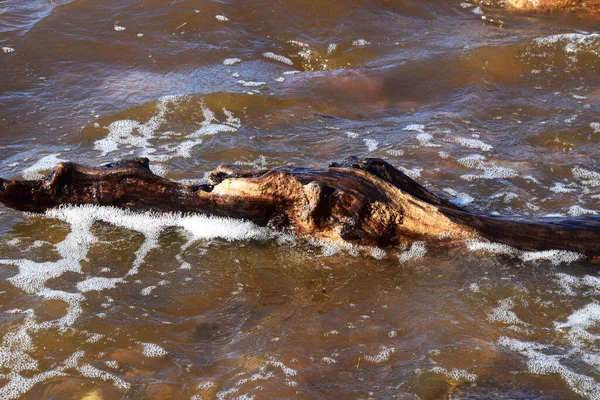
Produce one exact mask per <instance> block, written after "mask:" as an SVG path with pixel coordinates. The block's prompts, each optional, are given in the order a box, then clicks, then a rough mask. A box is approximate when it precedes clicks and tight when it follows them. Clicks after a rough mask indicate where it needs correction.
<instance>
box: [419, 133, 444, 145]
mask: <svg viewBox="0 0 600 400" xmlns="http://www.w3.org/2000/svg"><path fill="white" fill-rule="evenodd" d="M432 139H433V135H431V134H429V133H419V134H418V135H417V140H418V141H419V143H420V144H421V146H423V147H442V145H440V144H435V143H432V142H431V140H432Z"/></svg>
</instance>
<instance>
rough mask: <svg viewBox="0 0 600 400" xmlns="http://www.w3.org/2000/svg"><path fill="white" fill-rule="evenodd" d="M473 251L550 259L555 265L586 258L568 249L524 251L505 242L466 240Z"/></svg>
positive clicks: (528, 258) (523, 259)
mask: <svg viewBox="0 0 600 400" xmlns="http://www.w3.org/2000/svg"><path fill="white" fill-rule="evenodd" d="M466 245H467V248H468V249H469V250H471V251H486V252H489V253H495V254H504V255H512V256H516V257H519V258H520V259H521V260H522V261H524V262H537V261H549V262H550V263H552V264H553V265H559V264H563V263H564V264H568V263H571V262H574V261H577V260H580V259H582V258H584V257H585V256H584V255H583V254H580V253H576V252H573V251H567V250H543V251H522V250H518V249H516V248H514V247H510V246H508V245H506V244H503V243H494V242H488V241H482V240H476V239H469V240H467V241H466Z"/></svg>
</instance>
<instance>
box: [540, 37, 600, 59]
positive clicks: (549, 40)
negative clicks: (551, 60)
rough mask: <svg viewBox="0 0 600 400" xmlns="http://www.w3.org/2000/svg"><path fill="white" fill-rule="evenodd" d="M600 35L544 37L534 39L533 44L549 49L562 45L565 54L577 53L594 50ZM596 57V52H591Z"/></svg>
mask: <svg viewBox="0 0 600 400" xmlns="http://www.w3.org/2000/svg"><path fill="white" fill-rule="evenodd" d="M599 39H600V34H598V33H592V34H582V33H563V34H558V35H551V36H545V37H540V38H536V39H534V42H535V43H536V44H537V45H539V46H544V47H550V46H554V45H555V44H558V43H564V44H565V45H564V47H563V50H564V51H565V52H566V53H578V52H580V51H586V50H588V49H594V47H595V46H597V45H598V40H599ZM592 53H595V54H596V55H597V56H600V55H599V54H598V53H597V52H594V51H592Z"/></svg>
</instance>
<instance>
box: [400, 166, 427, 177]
mask: <svg viewBox="0 0 600 400" xmlns="http://www.w3.org/2000/svg"><path fill="white" fill-rule="evenodd" d="M398 169H399V170H400V171H402V172H404V173H405V174H406V175H407V176H408V177H409V178H411V179H417V178H419V177H420V176H421V172H423V168H420V167H414V168H411V169H409V168H406V167H403V166H398Z"/></svg>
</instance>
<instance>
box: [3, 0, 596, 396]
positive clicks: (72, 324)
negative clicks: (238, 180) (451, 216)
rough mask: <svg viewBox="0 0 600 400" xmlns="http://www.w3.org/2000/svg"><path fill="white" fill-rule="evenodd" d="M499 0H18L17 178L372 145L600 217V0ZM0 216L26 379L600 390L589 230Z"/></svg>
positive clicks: (103, 391)
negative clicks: (467, 236)
mask: <svg viewBox="0 0 600 400" xmlns="http://www.w3.org/2000/svg"><path fill="white" fill-rule="evenodd" d="M487 3H488V2H460V1H427V2H422V1H412V0H405V1H376V0H354V1H346V2H321V1H314V0H301V1H281V2H273V1H265V0H263V1H260V0H256V1H248V2H244V3H240V2H229V1H186V0H182V1H177V2H164V1H156V0H151V1H148V0H146V1H140V0H132V1H128V2H123V1H116V0H107V1H104V2H89V1H82V0H75V1H68V0H63V1H52V2H50V1H45V0H39V1H37V0H36V1H27V2H22V1H17V0H7V1H5V2H4V3H2V4H0V12H1V13H2V18H1V19H0V68H1V71H2V74H1V75H0V132H1V135H0V155H1V157H0V176H3V177H21V178H25V179H38V178H40V177H43V176H44V175H45V174H46V173H47V172H48V171H49V170H51V168H52V167H53V166H54V165H55V164H56V163H57V162H59V161H61V160H73V161H79V162H82V163H87V164H92V165H97V164H101V163H103V162H108V161H113V160H117V159H121V158H127V157H139V156H145V157H149V158H150V160H151V167H152V169H153V171H155V172H156V173H158V174H161V175H163V176H166V177H169V178H171V179H181V180H187V181H192V182H198V183H200V182H204V181H205V180H206V177H207V171H210V170H211V169H212V168H214V167H215V166H216V165H218V164H219V163H234V164H238V165H242V166H245V167H252V168H268V167H273V166H277V165H282V164H288V163H291V164H298V165H306V166H322V165H326V164H327V163H328V162H330V161H335V160H341V159H343V158H345V157H346V156H348V155H358V156H371V157H381V158H384V159H386V160H387V161H388V162H391V163H393V164H394V165H395V166H397V167H398V168H400V169H402V170H403V171H404V172H406V173H407V174H408V175H410V176H411V177H413V178H415V179H417V180H418V181H419V182H422V183H424V184H425V185H427V186H428V187H429V188H431V189H432V190H434V191H436V192H437V193H440V194H441V195H443V196H445V197H447V198H450V199H452V201H454V202H456V203H457V204H461V205H465V206H467V207H472V208H473V209H477V210H481V211H485V212H497V213H502V214H511V215H571V216H581V215H597V214H598V212H600V207H599V204H600V203H599V199H600V166H599V164H598V156H599V155H600V115H599V113H598V110H600V89H599V88H600V73H599V72H600V71H599V69H600V32H599V31H598V19H597V15H596V16H594V15H592V14H589V13H588V14H586V15H585V16H583V14H580V13H578V12H571V11H569V12H566V13H537V12H533V13H532V12H515V11H511V10H507V9H504V8H502V7H499V6H500V4H499V2H494V4H492V7H488V6H486V5H485V4H487ZM0 232H1V233H2V235H1V236H0V318H1V319H2V323H1V324H0V367H1V368H0V398H9V399H16V398H19V399H40V398H44V399H71V398H72V399H86V400H96V399H115V398H125V399H194V400H197V399H213V398H215V399H251V398H256V399H263V398H266V399H271V398H306V399H317V398H344V399H346V398H349V399H350V398H352V399H355V398H356V399H370V398H377V399H379V398H398V399H441V398H452V399H506V398H510V399H533V398H535V399H580V398H588V399H599V398H600V374H599V372H598V371H599V370H598V368H599V367H600V352H599V348H598V343H599V340H600V336H599V335H600V333H599V328H600V306H599V304H600V276H599V275H598V273H597V269H598V264H595V263H593V262H592V261H590V260H583V259H581V258H580V257H579V256H578V255H576V254H573V253H565V252H552V251H550V252H534V253H531V252H525V253H524V252H519V251H516V250H515V249H511V248H507V247H506V246H502V245H496V244H489V243H482V242H475V241H470V242H466V243H459V244H456V245H454V246H447V245H443V246H442V245H436V243H422V242H415V243H413V244H412V245H411V246H409V247H407V248H404V249H371V248H368V249H357V248H354V247H352V246H332V245H330V244H327V243H306V241H302V240H299V239H298V238H294V237H291V236H287V235H281V234H275V233H274V232H272V231H269V230H268V229H266V228H261V227H257V226H255V225H253V224H250V223H247V222H244V221H235V220H228V219H219V218H210V217H205V216H197V215H176V214H172V215H156V214H134V213H129V212H126V211H122V210H117V209H112V208H94V207H85V208H65V209H60V210H54V211H51V212H49V213H47V214H45V215H28V214H23V213H19V212H15V211H12V210H9V209H7V208H1V209H0Z"/></svg>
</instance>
